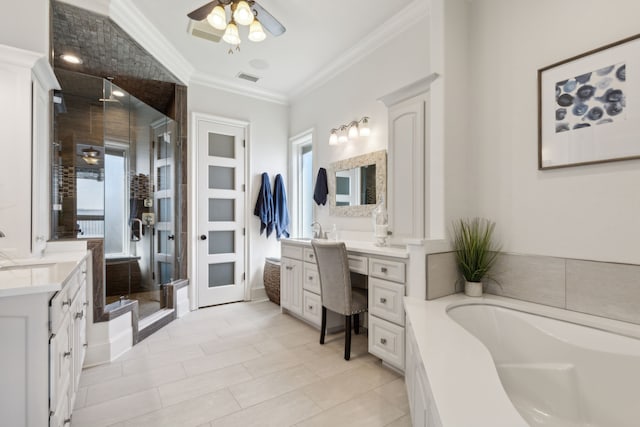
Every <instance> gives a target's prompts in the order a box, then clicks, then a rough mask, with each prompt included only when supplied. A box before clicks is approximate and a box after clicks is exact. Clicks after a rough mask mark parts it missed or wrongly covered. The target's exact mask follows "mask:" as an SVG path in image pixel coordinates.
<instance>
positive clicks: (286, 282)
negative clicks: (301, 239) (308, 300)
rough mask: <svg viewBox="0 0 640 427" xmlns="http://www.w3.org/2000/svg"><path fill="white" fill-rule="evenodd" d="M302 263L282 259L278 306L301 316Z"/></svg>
mask: <svg viewBox="0 0 640 427" xmlns="http://www.w3.org/2000/svg"><path fill="white" fill-rule="evenodd" d="M302 266H303V263H302V261H298V260H295V259H289V258H282V262H281V267H280V287H281V290H280V304H281V305H282V307H283V308H285V309H287V310H289V311H291V312H292V313H296V314H299V315H302Z"/></svg>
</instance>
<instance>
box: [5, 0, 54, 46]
mask: <svg viewBox="0 0 640 427" xmlns="http://www.w3.org/2000/svg"><path fill="white" fill-rule="evenodd" d="M4 9H5V10H4V11H3V13H2V14H0V44H5V45H8V46H13V47H18V48H20V49H25V50H30V51H32V52H36V53H39V54H42V55H43V56H47V55H48V53H49V1H48V0H24V1H8V2H4Z"/></svg>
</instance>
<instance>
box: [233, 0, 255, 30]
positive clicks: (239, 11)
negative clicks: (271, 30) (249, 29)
mask: <svg viewBox="0 0 640 427" xmlns="http://www.w3.org/2000/svg"><path fill="white" fill-rule="evenodd" d="M233 19H234V20H235V21H236V22H237V23H238V24H240V25H249V24H251V23H252V22H253V12H252V11H251V8H250V7H249V3H247V2H246V1H244V0H240V1H239V2H238V4H237V5H236V10H235V11H234V12H233Z"/></svg>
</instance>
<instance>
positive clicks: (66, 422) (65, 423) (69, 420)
mask: <svg viewBox="0 0 640 427" xmlns="http://www.w3.org/2000/svg"><path fill="white" fill-rule="evenodd" d="M67 424H71V418H67V419H66V420H64V421H63V422H62V425H63V426H66V425H67Z"/></svg>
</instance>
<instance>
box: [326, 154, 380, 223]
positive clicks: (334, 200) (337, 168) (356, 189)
mask: <svg viewBox="0 0 640 427" xmlns="http://www.w3.org/2000/svg"><path fill="white" fill-rule="evenodd" d="M328 179H329V183H328V184H329V203H330V204H329V206H330V211H331V215H336V216H369V215H371V212H372V211H373V209H374V208H375V206H376V204H378V203H379V202H380V200H381V197H382V196H386V193H387V152H386V151H385V150H380V151H375V152H373V153H368V154H363V155H361V156H357V157H352V158H350V159H345V160H340V161H338V162H334V163H332V164H331V165H330V167H329V171H328Z"/></svg>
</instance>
